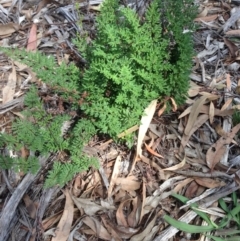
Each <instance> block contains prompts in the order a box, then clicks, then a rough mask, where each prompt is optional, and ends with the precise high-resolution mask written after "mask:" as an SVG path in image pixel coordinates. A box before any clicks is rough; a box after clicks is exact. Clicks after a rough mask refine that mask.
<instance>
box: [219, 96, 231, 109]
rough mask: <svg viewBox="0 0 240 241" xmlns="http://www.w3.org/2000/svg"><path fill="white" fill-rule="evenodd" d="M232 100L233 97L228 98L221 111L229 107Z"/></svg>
mask: <svg viewBox="0 0 240 241" xmlns="http://www.w3.org/2000/svg"><path fill="white" fill-rule="evenodd" d="M232 101H233V98H228V99H227V101H226V102H225V104H224V105H223V106H222V108H221V111H224V110H226V109H228V107H229V106H230V105H231V103H232Z"/></svg>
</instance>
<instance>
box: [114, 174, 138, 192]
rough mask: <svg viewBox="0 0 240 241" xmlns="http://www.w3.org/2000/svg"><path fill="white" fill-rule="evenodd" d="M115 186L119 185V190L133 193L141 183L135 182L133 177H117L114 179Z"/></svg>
mask: <svg viewBox="0 0 240 241" xmlns="http://www.w3.org/2000/svg"><path fill="white" fill-rule="evenodd" d="M115 184H116V185H121V189H123V190H126V191H135V190H138V189H139V188H140V186H141V182H140V181H138V180H136V177H135V176H127V177H118V178H116V179H115Z"/></svg>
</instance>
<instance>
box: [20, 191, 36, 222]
mask: <svg viewBox="0 0 240 241" xmlns="http://www.w3.org/2000/svg"><path fill="white" fill-rule="evenodd" d="M23 201H24V203H25V206H26V209H27V211H28V214H29V216H30V217H31V218H32V219H35V218H36V213H37V207H36V204H35V203H34V202H33V201H32V200H31V199H30V197H29V196H28V195H27V194H25V195H24V196H23Z"/></svg>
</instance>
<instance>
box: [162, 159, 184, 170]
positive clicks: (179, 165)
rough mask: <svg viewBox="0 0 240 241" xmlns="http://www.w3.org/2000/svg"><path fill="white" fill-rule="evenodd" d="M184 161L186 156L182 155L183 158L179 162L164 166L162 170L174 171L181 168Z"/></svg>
mask: <svg viewBox="0 0 240 241" xmlns="http://www.w3.org/2000/svg"><path fill="white" fill-rule="evenodd" d="M185 163H186V158H185V157H184V158H183V160H182V161H181V162H180V163H178V164H177V165H175V166H172V167H168V168H165V169H163V170H164V171H175V170H178V169H180V168H182V167H183V166H184V165H185Z"/></svg>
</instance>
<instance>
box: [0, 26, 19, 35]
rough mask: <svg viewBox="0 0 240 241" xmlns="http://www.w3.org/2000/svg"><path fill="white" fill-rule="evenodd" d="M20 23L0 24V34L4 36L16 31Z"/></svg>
mask: <svg viewBox="0 0 240 241" xmlns="http://www.w3.org/2000/svg"><path fill="white" fill-rule="evenodd" d="M19 28H20V25H19V24H17V23H6V24H0V36H6V35H9V34H12V33H14V32H16V31H18V30H19Z"/></svg>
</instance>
